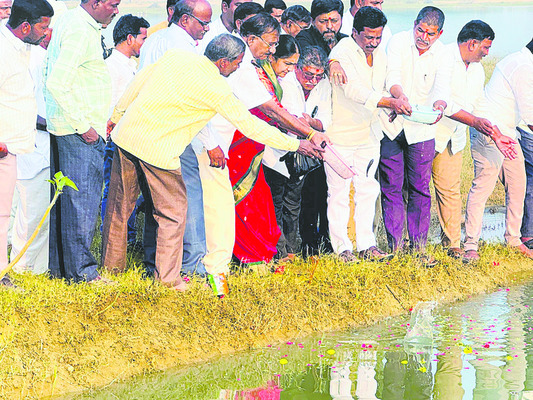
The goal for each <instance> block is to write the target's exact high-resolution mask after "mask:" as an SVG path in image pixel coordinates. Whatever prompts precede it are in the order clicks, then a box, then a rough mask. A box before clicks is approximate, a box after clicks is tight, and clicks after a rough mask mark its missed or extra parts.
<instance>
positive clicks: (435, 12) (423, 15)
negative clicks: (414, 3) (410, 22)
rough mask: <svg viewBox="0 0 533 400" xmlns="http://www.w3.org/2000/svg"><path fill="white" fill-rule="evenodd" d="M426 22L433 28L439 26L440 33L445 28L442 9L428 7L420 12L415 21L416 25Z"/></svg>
mask: <svg viewBox="0 0 533 400" xmlns="http://www.w3.org/2000/svg"><path fill="white" fill-rule="evenodd" d="M421 22H424V23H426V24H428V25H431V26H438V27H439V31H440V30H441V29H442V27H443V26H444V13H443V12H442V10H441V9H440V8H437V7H433V6H427V7H424V8H423V9H421V10H420V12H419V13H418V16H417V17H416V19H415V24H420V23H421Z"/></svg>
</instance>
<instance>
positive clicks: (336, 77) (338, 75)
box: [329, 61, 348, 86]
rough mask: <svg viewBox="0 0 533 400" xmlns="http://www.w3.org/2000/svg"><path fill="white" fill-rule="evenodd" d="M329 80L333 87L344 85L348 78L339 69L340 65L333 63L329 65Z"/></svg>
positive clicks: (336, 62) (340, 68)
mask: <svg viewBox="0 0 533 400" xmlns="http://www.w3.org/2000/svg"><path fill="white" fill-rule="evenodd" d="M329 78H330V80H331V82H333V83H334V84H335V85H339V86H340V85H344V84H346V83H347V82H348V77H347V76H346V73H345V72H344V69H343V68H342V67H341V63H340V62H338V61H334V62H332V63H331V64H329Z"/></svg>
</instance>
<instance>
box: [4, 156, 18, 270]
mask: <svg viewBox="0 0 533 400" xmlns="http://www.w3.org/2000/svg"><path fill="white" fill-rule="evenodd" d="M0 176H1V177H2V184H0V271H2V270H3V269H4V268H5V267H7V232H8V230H9V221H10V217H11V204H12V201H13V193H14V192H15V184H16V182H17V157H16V156H15V155H14V154H8V155H7V156H6V157H3V158H0Z"/></svg>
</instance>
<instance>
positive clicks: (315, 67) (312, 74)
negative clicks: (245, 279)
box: [263, 46, 331, 259]
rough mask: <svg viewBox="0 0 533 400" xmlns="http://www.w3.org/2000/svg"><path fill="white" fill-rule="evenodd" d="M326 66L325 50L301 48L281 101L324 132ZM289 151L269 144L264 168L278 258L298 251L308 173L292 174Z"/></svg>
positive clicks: (328, 104)
mask: <svg viewBox="0 0 533 400" xmlns="http://www.w3.org/2000/svg"><path fill="white" fill-rule="evenodd" d="M327 66H328V56H327V55H326V53H325V52H324V50H322V49H321V48H320V47H317V46H309V47H306V48H304V49H302V52H301V54H300V58H299V59H298V64H297V66H296V70H295V71H294V72H289V73H288V74H287V75H286V76H285V77H284V78H283V79H281V82H280V84H281V88H282V89H283V97H282V99H281V105H282V106H283V107H285V108H286V109H287V111H289V112H290V113H291V114H293V115H295V116H296V117H298V118H304V119H305V120H306V121H307V122H308V123H309V125H311V126H312V127H313V128H314V129H316V130H318V131H321V132H323V131H325V130H326V129H327V128H328V127H329V126H330V125H331V85H330V83H329V80H328V79H327V77H326V74H325V71H326V70H327ZM288 134H289V135H291V136H293V135H292V134H291V133H288ZM287 153H288V152H287V151H283V150H276V149H273V148H271V147H268V146H267V147H265V153H264V155H263V172H264V173H265V179H266V181H267V183H268V185H269V186H270V191H271V192H272V199H273V200H274V210H275V212H276V220H277V223H278V227H279V228H280V231H281V236H280V238H279V241H278V244H277V246H276V248H277V250H278V254H277V258H279V259H284V258H285V257H289V258H291V257H294V255H295V254H296V253H298V251H299V243H298V242H299V240H298V238H299V235H298V230H299V229H298V225H299V219H300V206H301V199H302V187H303V184H304V182H305V174H303V175H297V176H294V175H291V173H290V171H289V169H288V168H287V165H286V163H285V161H282V159H283V157H285V155H286V154H287ZM318 165H319V164H317V166H318Z"/></svg>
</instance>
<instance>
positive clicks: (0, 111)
mask: <svg viewBox="0 0 533 400" xmlns="http://www.w3.org/2000/svg"><path fill="white" fill-rule="evenodd" d="M29 65H30V45H28V44H26V43H24V42H23V41H22V40H20V39H19V38H17V37H16V36H15V35H14V34H13V33H12V32H11V31H10V30H9V29H8V28H7V26H5V25H2V26H0V142H2V143H5V144H6V145H7V148H8V150H9V152H10V153H11V154H22V153H29V152H31V151H33V148H34V145H35V122H36V120H37V103H36V101H35V94H34V91H33V88H34V85H33V80H32V78H31V75H30V68H29Z"/></svg>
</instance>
